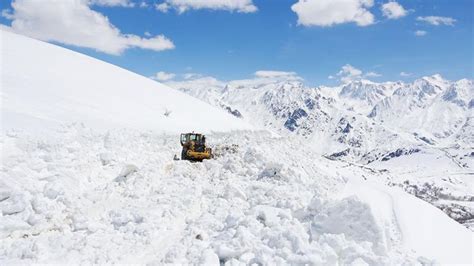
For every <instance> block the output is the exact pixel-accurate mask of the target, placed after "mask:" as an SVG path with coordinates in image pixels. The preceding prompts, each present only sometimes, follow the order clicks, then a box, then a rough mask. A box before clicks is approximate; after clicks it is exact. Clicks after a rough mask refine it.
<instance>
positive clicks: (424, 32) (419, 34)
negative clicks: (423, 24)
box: [415, 30, 428, 37]
mask: <svg viewBox="0 0 474 266" xmlns="http://www.w3.org/2000/svg"><path fill="white" fill-rule="evenodd" d="M426 34H428V32H426V31H424V30H417V31H415V35H416V36H418V37H421V36H425V35H426Z"/></svg>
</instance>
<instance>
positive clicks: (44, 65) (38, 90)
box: [0, 30, 250, 133]
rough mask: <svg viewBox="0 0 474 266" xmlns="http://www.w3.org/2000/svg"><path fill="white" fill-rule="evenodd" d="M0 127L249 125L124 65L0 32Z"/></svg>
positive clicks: (199, 127)
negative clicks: (0, 61) (78, 123)
mask: <svg viewBox="0 0 474 266" xmlns="http://www.w3.org/2000/svg"><path fill="white" fill-rule="evenodd" d="M0 36H1V42H2V48H1V60H2V66H3V68H2V73H1V75H2V77H1V88H2V91H1V96H0V97H1V101H2V107H1V108H2V131H5V130H7V129H9V128H15V129H18V128H22V129H28V130H31V131H37V130H44V129H47V128H55V127H56V126H58V125H60V124H62V123H71V122H83V123H85V124H86V125H89V126H92V127H94V128H101V129H111V128H121V127H125V128H135V129H141V130H154V131H161V132H173V133H178V132H185V131H191V130H196V131H204V132H210V131H229V130H235V129H250V126H249V125H248V124H246V123H244V122H243V121H241V120H239V119H236V118H235V117H233V116H232V115H229V114H227V113H226V112H225V111H221V110H219V109H217V108H215V107H212V106H210V105H208V104H206V103H203V102H202V101H198V100H196V99H195V98H193V97H190V96H188V95H185V94H183V93H181V92H178V91H175V90H173V89H171V88H169V87H167V86H165V85H162V84H159V83H157V82H154V81H152V80H150V79H148V78H145V77H142V76H139V75H137V74H134V73H132V72H129V71H127V70H125V69H122V68H119V67H116V66H113V65H110V64H108V63H105V62H102V61H99V60H97V59H94V58H91V57H88V56H85V55H82V54H79V53H76V52H73V51H71V50H67V49H64V48H61V47H58V46H55V45H52V44H48V43H45V42H41V41H37V40H33V39H30V38H28V37H24V36H20V35H17V34H14V33H10V32H8V31H4V30H0Z"/></svg>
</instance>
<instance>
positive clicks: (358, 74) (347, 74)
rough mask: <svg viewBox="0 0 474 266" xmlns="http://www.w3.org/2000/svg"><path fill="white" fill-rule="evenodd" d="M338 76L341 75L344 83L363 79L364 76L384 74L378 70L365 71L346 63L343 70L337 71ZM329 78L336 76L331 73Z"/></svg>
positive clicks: (371, 76)
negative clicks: (377, 71)
mask: <svg viewBox="0 0 474 266" xmlns="http://www.w3.org/2000/svg"><path fill="white" fill-rule="evenodd" d="M336 76H337V77H339V79H340V81H341V82H342V83H349V82H352V81H355V80H361V79H363V78H376V77H381V76H382V75H381V74H379V73H376V72H372V71H371V72H367V73H364V72H363V71H362V70H360V69H358V68H355V67H353V66H351V65H350V64H345V65H344V66H342V67H341V70H339V72H337V74H336ZM328 78H329V79H335V78H336V77H335V76H333V75H331V76H329V77H328Z"/></svg>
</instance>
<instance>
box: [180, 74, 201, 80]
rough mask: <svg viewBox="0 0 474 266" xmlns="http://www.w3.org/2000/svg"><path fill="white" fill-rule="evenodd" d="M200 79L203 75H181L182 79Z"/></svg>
mask: <svg viewBox="0 0 474 266" xmlns="http://www.w3.org/2000/svg"><path fill="white" fill-rule="evenodd" d="M201 77H203V75H201V74H199V73H185V74H184V75H183V78H184V79H197V78H201Z"/></svg>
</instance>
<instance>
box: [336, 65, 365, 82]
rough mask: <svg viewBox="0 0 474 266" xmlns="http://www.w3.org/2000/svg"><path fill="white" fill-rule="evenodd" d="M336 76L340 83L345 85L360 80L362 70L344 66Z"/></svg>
mask: <svg viewBox="0 0 474 266" xmlns="http://www.w3.org/2000/svg"><path fill="white" fill-rule="evenodd" d="M336 75H337V76H339V77H340V79H341V81H342V82H344V83H347V82H351V81H353V80H357V79H360V78H362V70H360V69H357V68H355V67H353V66H351V65H349V64H346V65H344V66H342V68H341V70H340V71H339V72H337V74H336Z"/></svg>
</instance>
